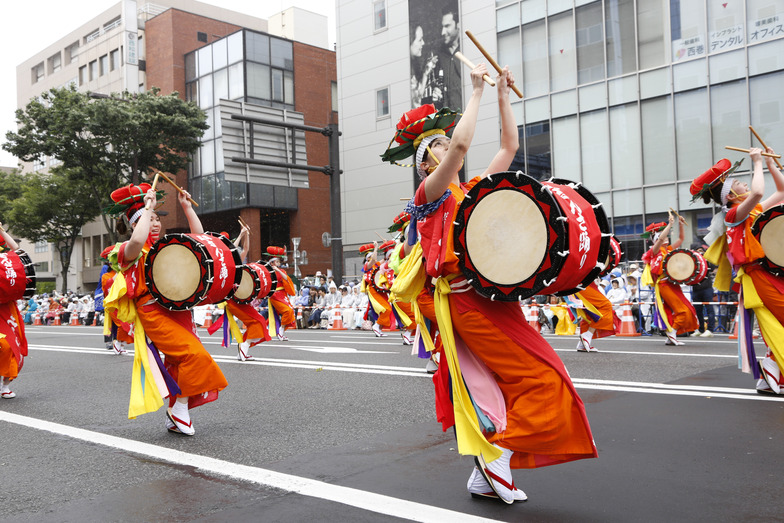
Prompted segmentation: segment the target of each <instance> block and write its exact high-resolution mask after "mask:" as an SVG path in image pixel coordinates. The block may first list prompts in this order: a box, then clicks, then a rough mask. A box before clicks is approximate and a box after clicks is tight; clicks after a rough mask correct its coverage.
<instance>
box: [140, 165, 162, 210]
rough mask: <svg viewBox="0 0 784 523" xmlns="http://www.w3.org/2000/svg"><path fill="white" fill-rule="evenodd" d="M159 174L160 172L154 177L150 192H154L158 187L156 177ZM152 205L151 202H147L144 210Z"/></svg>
mask: <svg viewBox="0 0 784 523" xmlns="http://www.w3.org/2000/svg"><path fill="white" fill-rule="evenodd" d="M159 174H161V172H160V171H158V173H157V174H156V175H155V178H153V180H152V187H151V188H152V192H155V187H156V186H157V185H158V175H159ZM150 205H152V200H147V203H145V204H144V209H145V210H147V209H149V208H150Z"/></svg>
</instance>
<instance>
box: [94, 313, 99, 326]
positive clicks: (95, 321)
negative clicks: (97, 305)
mask: <svg viewBox="0 0 784 523" xmlns="http://www.w3.org/2000/svg"><path fill="white" fill-rule="evenodd" d="M97 325H98V313H97V312H94V313H93V327H95V326H97Z"/></svg>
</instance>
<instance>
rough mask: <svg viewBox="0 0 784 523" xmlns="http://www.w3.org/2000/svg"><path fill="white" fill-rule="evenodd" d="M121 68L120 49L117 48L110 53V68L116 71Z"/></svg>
mask: <svg viewBox="0 0 784 523" xmlns="http://www.w3.org/2000/svg"><path fill="white" fill-rule="evenodd" d="M119 68H120V50H119V49H115V50H114V51H112V52H110V53H109V70H110V71H115V70H117V69H119Z"/></svg>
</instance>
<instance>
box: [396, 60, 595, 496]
mask: <svg viewBox="0 0 784 523" xmlns="http://www.w3.org/2000/svg"><path fill="white" fill-rule="evenodd" d="M486 73H487V69H486V68H485V66H484V65H479V66H478V67H476V68H475V69H474V70H473V71H471V83H472V85H473V91H472V94H471V98H470V100H469V102H468V105H467V107H466V109H465V111H464V112H463V117H462V119H461V120H460V123H459V124H458V125H457V126H456V127H455V129H454V134H453V136H452V138H451V139H449V138H448V137H446V130H447V129H448V128H450V127H451V123H452V122H453V121H454V117H451V118H449V117H448V116H449V115H448V114H447V113H448V112H445V111H444V110H442V111H441V112H439V113H435V109H434V108H433V107H432V106H430V107H422V108H419V109H415V110H414V111H410V112H409V113H407V114H406V115H404V116H403V118H401V121H400V123H398V132H397V133H396V136H395V138H394V141H397V143H398V144H401V145H400V146H396V147H394V148H391V147H390V148H388V149H387V151H386V152H385V153H384V154H383V155H382V159H383V160H386V161H392V162H394V161H396V160H398V159H402V158H405V157H406V156H407V155H410V154H414V153H415V155H416V156H415V157H416V165H417V171H418V172H419V173H420V176H422V177H423V178H424V181H423V182H422V183H421V184H420V185H419V188H418V189H417V191H416V195H415V197H414V201H413V203H414V205H415V206H416V208H413V209H411V210H412V211H413V212H412V215H414V216H415V217H416V218H417V219H419V220H420V223H419V224H418V229H419V233H420V238H421V244H422V248H423V252H424V255H425V260H426V271H427V274H428V276H430V277H431V278H432V279H433V281H434V286H435V311H436V315H437V319H438V327H439V329H440V331H441V335H442V338H443V343H444V351H445V356H446V358H443V359H442V361H443V360H444V359H446V360H447V361H448V368H449V373H450V376H451V380H452V396H453V404H454V414H455V429H456V434H457V443H458V449H459V451H460V453H462V454H471V455H474V456H475V457H476V458H475V462H476V465H477V467H476V468H475V469H474V470H473V472H472V474H471V476H470V478H469V480H468V491H469V492H470V493H471V494H472V495H473V496H476V497H491V498H500V499H501V500H503V501H504V502H505V503H513V502H514V501H524V500H526V499H527V496H526V495H525V493H524V492H522V491H521V490H519V489H516V488H515V486H514V484H513V481H512V473H511V468H535V467H543V466H547V465H555V464H557V463H564V462H567V461H573V460H577V459H583V458H592V457H596V456H597V451H596V447H595V445H594V443H593V437H592V435H591V430H590V428H589V426H588V420H587V417H586V415H585V408H584V406H583V403H582V400H581V399H580V398H579V396H578V395H577V392H576V391H575V389H574V385H573V384H572V382H571V379H570V378H569V375H568V373H567V372H566V368H565V367H564V365H563V363H562V362H561V360H560V359H559V358H558V356H557V355H556V353H555V351H554V350H553V348H552V347H551V346H550V345H549V344H548V343H547V342H546V341H545V340H544V338H542V336H541V335H540V334H538V333H537V332H536V331H535V330H534V329H533V327H531V326H530V325H528V323H527V322H526V320H525V317H524V316H523V313H522V309H521V308H520V306H519V305H518V304H517V303H516V302H514V303H513V302H501V301H491V300H489V299H487V298H484V297H482V296H480V295H479V294H478V293H477V292H475V291H474V290H473V288H472V287H471V286H470V285H469V284H468V283H467V281H466V278H465V277H464V276H463V275H462V273H461V272H460V269H459V265H458V260H457V256H456V254H455V251H454V246H453V241H452V228H453V219H452V218H451V216H452V213H453V211H454V210H455V209H456V208H457V206H458V205H460V203H461V202H462V200H463V198H464V195H465V193H466V192H467V191H468V190H469V189H470V188H471V187H473V186H474V185H475V184H476V183H477V182H478V181H479V180H480V179H481V178H482V177H484V176H486V175H487V174H490V173H494V172H498V171H504V170H506V169H507V168H508V167H509V165H510V163H511V161H512V159H513V158H514V155H515V154H516V152H517V150H518V145H519V144H518V133H517V126H516V124H515V121H514V115H513V112H512V107H511V105H510V102H509V90H510V86H511V85H512V84H513V82H514V80H513V78H512V75H511V74H510V73H509V70H508V68H505V69H504V70H503V73H502V74H500V75H499V77H498V82H497V84H498V105H499V110H500V114H501V150H500V151H499V152H498V153H497V154H496V156H495V158H494V159H493V160H492V161H491V163H490V165H489V166H488V168H487V169H486V170H485V172H484V173H483V174H482V176H477V177H475V178H473V179H472V180H471V181H469V182H468V183H466V184H461V183H460V179H459V174H458V173H459V171H460V168H461V167H462V165H463V159H464V157H465V155H466V153H467V151H468V148H469V146H470V144H471V140H472V138H473V134H474V129H475V127H476V122H477V115H478V111H479V103H480V99H481V96H482V91H483V87H484V85H483V80H482V76H483V75H484V74H486ZM450 120H451V121H450ZM390 145H391V144H390ZM407 210H408V209H407ZM469 390H470V395H469ZM474 405H477V407H476V408H475V406H474Z"/></svg>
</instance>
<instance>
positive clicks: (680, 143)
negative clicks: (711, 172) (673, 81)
mask: <svg viewBox="0 0 784 523" xmlns="http://www.w3.org/2000/svg"><path fill="white" fill-rule="evenodd" d="M703 65H704V64H703ZM709 128H710V107H709V106H708V90H707V89H705V88H702V89H694V90H692V91H687V92H684V93H678V94H676V95H675V138H676V140H677V141H676V142H675V143H676V144H677V148H678V157H677V160H678V178H679V179H681V180H691V179H692V178H694V177H695V176H696V175H697V174H699V173H701V172H702V171H704V170H705V169H707V167H705V166H706V165H707V166H710V165H712V164H713V161H712V156H711V143H710V133H708V132H706V131H707V130H708V129H709Z"/></svg>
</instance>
